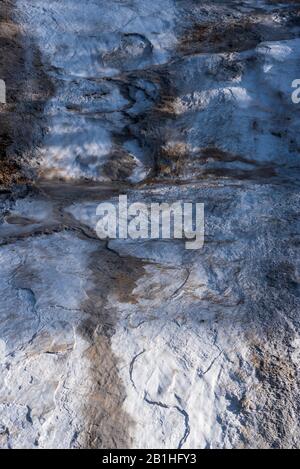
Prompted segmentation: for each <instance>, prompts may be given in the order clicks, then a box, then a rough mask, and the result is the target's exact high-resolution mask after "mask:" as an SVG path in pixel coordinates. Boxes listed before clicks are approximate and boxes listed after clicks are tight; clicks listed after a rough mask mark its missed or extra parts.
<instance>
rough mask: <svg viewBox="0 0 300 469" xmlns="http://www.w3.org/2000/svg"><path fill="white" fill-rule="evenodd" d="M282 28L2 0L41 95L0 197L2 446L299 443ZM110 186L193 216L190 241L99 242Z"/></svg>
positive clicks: (115, 7) (125, 8)
mask: <svg viewBox="0 0 300 469" xmlns="http://www.w3.org/2000/svg"><path fill="white" fill-rule="evenodd" d="M299 17H300V10H299V5H297V2H292V1H291V2H275V1H267V0H261V1H259V2H257V1H251V0H249V1H242V2H241V1H226V2H225V1H209V2H206V1H203V2H199V1H193V0H189V1H187V0H165V1H164V2H163V7H162V2H161V1H156V0H152V1H151V2H149V1H146V0H145V1H144V0H124V1H123V0H122V1H121V0H114V1H111V2H104V1H102V0H96V1H95V0H93V1H90V0H86V1H85V2H84V14H83V6H82V2H81V3H78V2H77V1H76V0H66V1H64V2H63V3H62V2H58V1H52V2H47V1H44V0H39V1H36V0H34V1H33V0H32V1H31V0H26V1H25V0H17V1H16V2H15V18H16V21H18V23H19V24H20V25H21V27H22V30H23V31H24V35H25V36H26V37H28V38H32V37H34V41H33V42H34V44H33V43H32V47H33V46H34V48H35V50H39V53H40V60H41V64H42V65H43V73H44V74H45V75H46V76H47V80H46V79H44V81H43V83H44V85H45V84H46V83H48V80H49V82H50V81H51V83H52V84H53V90H52V92H51V93H50V94H51V96H48V98H49V99H48V100H47V104H46V106H45V107H42V109H39V112H38V113H33V115H32V119H33V121H34V127H33V128H34V129H36V130H35V131H34V135H35V139H34V141H33V143H34V144H33V145H32V152H31V159H30V164H31V167H32V168H35V169H36V168H37V167H39V178H38V179H37V180H36V181H35V183H34V184H33V185H28V187H27V188H24V187H23V188H19V189H16V188H15V189H14V190H12V191H11V193H3V194H2V193H1V194H0V195H1V199H0V222H1V225H0V245H1V247H0V264H1V279H0V303H1V306H0V364H1V384H0V446H1V447H2V448H33V447H40V448H86V447H87V448H115V447H117V448H130V447H133V448H163V449H168V448H183V449H192V448H201V449H202V448H222V449H224V448H298V447H299V444H300V434H299V410H300V408H299V407H300V401H299V371H298V370H299V360H300V337H299V331H300V328H299V327H300V324H299V317H298V316H299V315H298V311H299V306H300V260H299V259H300V258H299V254H298V250H299V240H300V231H299V228H300V227H299V210H300V205H299V203H300V198H299V162H298V157H299V148H300V141H299V131H298V129H299V124H300V107H299V105H298V106H297V105H295V104H293V103H292V99H291V94H292V88H291V83H292V81H293V80H294V79H296V78H300V67H299V59H300V55H299V51H300V48H299V45H300V42H299V41H300V40H299V37H300V34H299V32H300V23H299ZM221 18H222V20H221ZM37 65H38V64H33V63H32V62H31V63H29V64H28V67H29V68H28V70H30V67H31V68H32V70H34V68H35V67H37ZM28 70H27V71H28ZM32 73H33V72H32ZM45 94H47V93H45ZM41 111H42V118H41V117H40V116H41ZM19 144H20V152H21V151H22V142H21V141H20V142H19ZM14 145H15V146H16V145H18V135H16V139H15V142H14ZM119 194H127V196H128V201H129V202H130V203H131V202H144V203H145V204H147V205H149V204H151V202H174V201H177V200H182V201H184V202H198V203H204V204H205V244H204V247H203V249H201V250H199V251H189V250H187V249H185V243H184V240H149V241H147V240H137V241H133V240H118V239H117V240H116V239H110V240H107V241H101V240H99V239H98V237H97V234H96V224H97V221H98V217H97V214H96V209H97V206H98V204H99V203H100V202H103V201H106V202H110V203H116V202H117V201H118V196H119Z"/></svg>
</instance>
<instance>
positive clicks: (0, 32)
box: [0, 0, 53, 187]
mask: <svg viewBox="0 0 300 469" xmlns="http://www.w3.org/2000/svg"><path fill="white" fill-rule="evenodd" d="M13 8H14V2H11V1H8V0H2V1H1V12H0V51H1V54H0V78H1V79H3V80H4V81H5V83H6V87H7V104H6V105H3V104H1V105H0V165H1V166H0V186H1V185H2V186H5V187H8V186H10V185H11V184H14V183H23V182H25V181H28V180H30V179H31V178H32V176H33V174H32V170H30V169H29V163H30V160H31V159H32V156H33V149H34V147H35V146H36V144H37V141H38V140H39V139H40V138H41V130H40V128H38V126H37V125H35V124H36V123H38V124H39V127H41V119H42V114H43V109H44V104H45V102H46V100H47V99H48V98H49V96H50V95H51V93H52V92H53V86H52V85H51V83H50V81H49V79H48V78H47V77H46V75H45V73H44V71H43V68H42V63H41V58H40V53H39V51H38V49H37V48H36V47H35V45H34V42H33V40H32V39H28V38H27V37H25V35H24V33H23V32H22V30H21V28H20V27H19V25H18V24H17V23H16V20H15V19H14V17H13Z"/></svg>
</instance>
